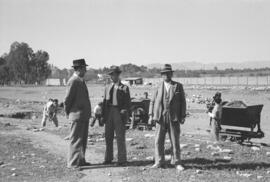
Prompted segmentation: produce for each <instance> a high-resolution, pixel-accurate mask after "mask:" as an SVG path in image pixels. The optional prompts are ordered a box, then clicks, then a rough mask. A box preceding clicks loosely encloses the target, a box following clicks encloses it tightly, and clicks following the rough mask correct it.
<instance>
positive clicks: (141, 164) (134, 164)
mask: <svg viewBox="0 0 270 182" xmlns="http://www.w3.org/2000/svg"><path fill="white" fill-rule="evenodd" d="M153 163H154V162H153V161H149V160H148V161H147V160H145V161H143V160H141V161H140V160H136V161H130V162H128V163H127V165H125V166H118V165H116V163H112V164H108V165H107V164H106V165H105V164H102V163H101V164H92V165H91V166H83V167H81V168H80V169H81V170H88V169H101V168H116V167H144V166H149V165H151V164H153Z"/></svg>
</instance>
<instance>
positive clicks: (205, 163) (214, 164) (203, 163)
mask: <svg viewBox="0 0 270 182" xmlns="http://www.w3.org/2000/svg"><path fill="white" fill-rule="evenodd" d="M167 162H168V161H167ZM152 164H154V162H153V161H149V160H144V161H139V160H137V161H131V162H128V163H127V165H126V166H117V165H115V164H114V163H113V164H111V165H104V164H93V165H91V166H85V167H81V170H91V169H101V168H116V167H120V168H121V167H150V166H151V165H152ZM182 164H183V165H184V166H185V168H186V169H201V170H211V169H216V170H225V169H237V170H256V169H266V168H270V163H267V162H242V163H241V162H239V163H231V162H230V161H228V160H224V159H214V160H209V159H205V158H192V159H184V160H182ZM168 166H169V168H173V166H170V165H168Z"/></svg>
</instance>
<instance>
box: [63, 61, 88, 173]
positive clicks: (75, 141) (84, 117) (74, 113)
mask: <svg viewBox="0 0 270 182" xmlns="http://www.w3.org/2000/svg"><path fill="white" fill-rule="evenodd" d="M86 66H88V65H87V64H86V63H85V60H84V59H78V60H74V61H73V68H74V74H73V76H71V78H70V79H69V81H68V83H67V87H68V88H67V94H66V97H65V100H64V107H65V112H66V116H67V118H68V119H69V120H70V121H71V123H72V125H71V133H70V145H69V152H68V164H67V165H68V167H69V168H77V167H80V166H87V165H90V163H87V162H86V161H85V151H86V146H87V137H88V127H89V119H90V117H91V103H90V100H89V94H88V89H87V87H86V84H85V81H84V79H83V77H84V75H85V73H86Z"/></svg>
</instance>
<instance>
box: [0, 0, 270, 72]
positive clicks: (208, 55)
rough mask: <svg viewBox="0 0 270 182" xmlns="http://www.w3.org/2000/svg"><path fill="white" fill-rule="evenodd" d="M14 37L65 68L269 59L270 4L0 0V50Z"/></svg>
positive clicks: (253, 0) (255, 0) (241, 0)
mask: <svg viewBox="0 0 270 182" xmlns="http://www.w3.org/2000/svg"><path fill="white" fill-rule="evenodd" d="M14 41H18V42H26V43H28V44H29V45H30V47H32V48H33V49H34V51H36V50H40V49H41V50H45V51H47V52H48V53H49V55H50V60H49V63H51V64H54V65H55V66H58V67H60V68H64V67H66V68H69V67H70V66H71V65H72V60H73V59H77V58H85V60H86V61H87V63H88V64H89V65H90V66H91V67H94V68H100V67H104V66H110V65H120V64H125V63H134V64H138V65H147V64H151V63H176V62H189V61H197V62H201V63H218V62H244V61H256V60H270V1H269V0H0V55H2V54H4V53H5V52H8V51H9V48H10V45H11V44H12V43H13V42H14Z"/></svg>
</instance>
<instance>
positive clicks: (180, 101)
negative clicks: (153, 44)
mask: <svg viewBox="0 0 270 182" xmlns="http://www.w3.org/2000/svg"><path fill="white" fill-rule="evenodd" d="M161 76H162V78H163V82H162V84H161V85H160V86H159V88H158V89H157V90H156V91H155V92H154V94H153V98H152V100H151V102H150V106H149V123H152V121H154V122H156V136H155V164H154V165H153V166H152V168H163V167H165V164H164V163H165V156H164V155H165V154H164V153H165V152H164V143H165V137H166V133H167V132H168V134H169V138H170V141H171V145H172V154H171V156H172V157H171V165H174V166H175V167H176V169H177V170H178V171H182V170H184V168H183V166H182V165H181V161H180V144H179V137H180V124H183V123H184V122H185V116H186V99H185V93H184V89H183V86H182V84H180V83H178V82H175V81H173V80H172V76H173V70H172V67H171V65H170V64H165V65H164V68H163V69H162V70H161Z"/></svg>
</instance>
